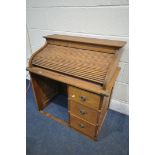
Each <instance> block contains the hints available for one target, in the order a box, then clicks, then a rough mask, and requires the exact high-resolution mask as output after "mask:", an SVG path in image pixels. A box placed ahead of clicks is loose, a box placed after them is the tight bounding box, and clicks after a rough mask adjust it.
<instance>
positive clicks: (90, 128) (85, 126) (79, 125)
mask: <svg viewBox="0 0 155 155" xmlns="http://www.w3.org/2000/svg"><path fill="white" fill-rule="evenodd" d="M70 125H71V127H72V128H75V129H77V130H78V131H80V132H82V133H84V134H86V135H87V136H89V137H92V138H94V137H95V135H96V126H95V125H92V124H89V123H87V122H86V121H83V120H81V119H79V118H77V117H75V116H73V115H70Z"/></svg>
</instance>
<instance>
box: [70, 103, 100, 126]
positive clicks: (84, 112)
mask: <svg viewBox="0 0 155 155" xmlns="http://www.w3.org/2000/svg"><path fill="white" fill-rule="evenodd" d="M69 108H70V109H69V110H70V112H71V113H72V114H74V115H76V116H78V117H80V118H82V119H85V120H86V121H88V122H90V123H93V124H97V118H98V111H96V110H94V109H90V108H88V107H86V106H83V105H82V104H79V103H76V102H74V101H69Z"/></svg>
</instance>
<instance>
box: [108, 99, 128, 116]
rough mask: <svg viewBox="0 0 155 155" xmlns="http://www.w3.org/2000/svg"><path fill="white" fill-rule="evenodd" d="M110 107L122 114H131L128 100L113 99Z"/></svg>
mask: <svg viewBox="0 0 155 155" xmlns="http://www.w3.org/2000/svg"><path fill="white" fill-rule="evenodd" d="M109 108H110V109H112V110H114V111H117V112H120V113H122V114H125V115H129V104H128V103H126V102H123V101H119V100H114V99H112V100H111V102H110V107H109Z"/></svg>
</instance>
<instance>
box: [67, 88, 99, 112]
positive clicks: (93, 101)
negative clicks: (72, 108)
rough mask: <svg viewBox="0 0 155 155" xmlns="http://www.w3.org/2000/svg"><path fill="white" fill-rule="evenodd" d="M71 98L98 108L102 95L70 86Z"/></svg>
mask: <svg viewBox="0 0 155 155" xmlns="http://www.w3.org/2000/svg"><path fill="white" fill-rule="evenodd" d="M68 91H69V93H68V94H69V99H71V100H73V101H77V102H79V103H81V104H83V105H85V106H88V107H91V108H93V109H96V110H98V109H99V105H100V96H99V95H96V94H93V93H90V92H87V91H85V90H82V89H79V88H75V87H72V86H69V89H68Z"/></svg>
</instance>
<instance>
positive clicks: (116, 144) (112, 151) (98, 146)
mask: <svg viewBox="0 0 155 155" xmlns="http://www.w3.org/2000/svg"><path fill="white" fill-rule="evenodd" d="M27 84H28V81H27ZM60 98H64V96H60V97H59V99H56V101H60ZM26 104H27V106H26V111H27V112H26V113H27V115H26V135H27V136H26V144H27V146H26V150H27V155H128V154H129V153H128V152H129V149H128V147H129V138H128V136H129V133H128V132H129V124H128V121H129V120H128V116H126V115H123V114H120V113H118V112H115V111H112V110H109V111H108V114H107V117H106V119H105V122H104V125H103V128H102V130H101V133H100V135H99V138H98V141H96V142H95V141H93V140H90V139H88V138H87V137H85V136H83V135H81V134H80V133H78V132H76V131H74V130H73V129H71V128H68V127H65V126H63V125H62V124H59V123H57V122H55V121H53V120H51V119H49V118H48V117H46V116H44V115H42V114H40V113H39V112H38V111H37V106H36V103H35V100H34V96H33V92H32V88H30V89H29V92H28V94H27V101H26ZM53 107H54V106H53ZM54 108H55V110H53V111H51V110H50V112H56V111H59V112H61V111H63V109H62V108H58V109H57V108H56V107H54ZM49 109H51V107H49ZM49 109H48V108H47V109H45V110H47V111H48V110H49ZM59 117H61V116H60V115H59ZM63 119H67V116H65V117H64V118H63Z"/></svg>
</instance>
